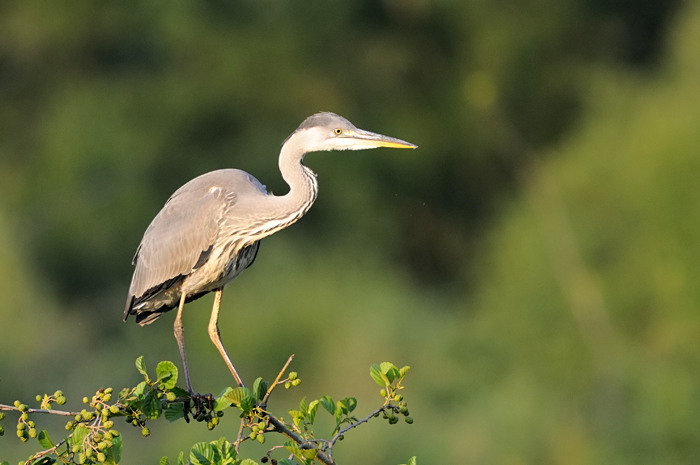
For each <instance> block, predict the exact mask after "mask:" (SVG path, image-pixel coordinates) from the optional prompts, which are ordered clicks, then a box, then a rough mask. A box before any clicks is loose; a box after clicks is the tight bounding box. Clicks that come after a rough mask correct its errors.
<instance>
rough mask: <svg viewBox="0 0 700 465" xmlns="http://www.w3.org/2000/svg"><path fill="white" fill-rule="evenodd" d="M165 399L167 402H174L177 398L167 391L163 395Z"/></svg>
mask: <svg viewBox="0 0 700 465" xmlns="http://www.w3.org/2000/svg"><path fill="white" fill-rule="evenodd" d="M165 398H166V399H168V402H175V399H177V396H176V395H175V393H174V392H171V391H168V393H167V394H165Z"/></svg>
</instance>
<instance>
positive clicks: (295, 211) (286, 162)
mask: <svg viewBox="0 0 700 465" xmlns="http://www.w3.org/2000/svg"><path fill="white" fill-rule="evenodd" d="M292 138H294V136H292ZM295 142H297V141H295V140H292V139H290V140H288V141H287V142H286V143H285V144H284V145H283V146H282V150H281V151H280V157H279V168H280V172H281V173H282V179H284V181H285V182H286V183H287V184H288V185H289V192H288V193H287V194H285V195H282V196H279V197H277V196H275V197H274V198H275V200H274V203H275V204H276V205H275V207H276V208H275V210H276V211H277V212H278V215H277V216H278V221H279V229H282V228H285V227H287V226H289V225H290V224H292V223H294V222H296V221H297V220H298V219H299V218H301V217H302V216H304V214H305V213H306V212H307V211H309V208H311V205H313V203H314V201H315V200H316V196H317V195H318V181H316V174H315V173H314V172H313V171H311V169H309V168H308V167H306V166H304V165H303V164H302V160H303V158H304V154H305V153H304V151H303V150H301V149H299V148H298V147H299V146H300V145H303V144H298V143H297V144H295Z"/></svg>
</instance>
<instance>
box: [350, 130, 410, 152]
mask: <svg viewBox="0 0 700 465" xmlns="http://www.w3.org/2000/svg"><path fill="white" fill-rule="evenodd" d="M345 137H346V138H347V139H348V140H349V141H350V142H351V143H352V145H353V146H354V147H348V148H351V149H352V148H355V149H371V148H376V147H391V148H395V149H415V148H418V146H417V145H415V144H412V143H410V142H406V141H405V140H401V139H396V138H394V137H389V136H384V135H382V134H377V133H374V132H369V131H365V130H363V129H357V130H356V131H354V132H351V133H349V134H347V135H346V136H345Z"/></svg>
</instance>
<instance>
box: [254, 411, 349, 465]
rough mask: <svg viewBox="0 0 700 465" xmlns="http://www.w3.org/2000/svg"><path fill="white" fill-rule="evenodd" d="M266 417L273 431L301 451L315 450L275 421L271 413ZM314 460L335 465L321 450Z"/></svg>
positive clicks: (275, 418)
mask: <svg viewBox="0 0 700 465" xmlns="http://www.w3.org/2000/svg"><path fill="white" fill-rule="evenodd" d="M267 417H268V418H269V419H270V423H271V424H272V426H274V427H275V430H276V431H277V432H278V433H282V434H284V435H285V436H287V437H288V438H290V439H291V440H292V441H294V442H296V443H297V444H299V447H300V448H301V449H306V448H313V449H315V448H316V446H311V447H308V446H309V445H310V443H309V442H307V441H305V440H304V438H302V437H301V436H299V435H298V434H297V433H295V432H294V431H292V430H290V429H289V428H287V426H286V425H285V424H284V423H282V422H281V421H279V420H278V419H277V417H275V416H274V415H272V414H271V413H268V414H267ZM316 458H317V459H318V460H320V461H321V462H323V463H325V464H326V465H335V461H333V458H332V456H329V455H326V454H325V453H324V452H322V451H321V450H319V451H318V452H317V454H316Z"/></svg>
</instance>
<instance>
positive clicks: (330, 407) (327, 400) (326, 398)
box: [319, 396, 335, 415]
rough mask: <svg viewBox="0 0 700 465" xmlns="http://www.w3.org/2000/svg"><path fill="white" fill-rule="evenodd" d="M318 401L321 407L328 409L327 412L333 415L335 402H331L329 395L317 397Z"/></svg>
mask: <svg viewBox="0 0 700 465" xmlns="http://www.w3.org/2000/svg"><path fill="white" fill-rule="evenodd" d="M319 402H320V403H321V405H323V408H325V409H326V410H328V413H330V414H331V415H335V402H333V399H332V398H331V396H323V397H321V398H320V399H319Z"/></svg>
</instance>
